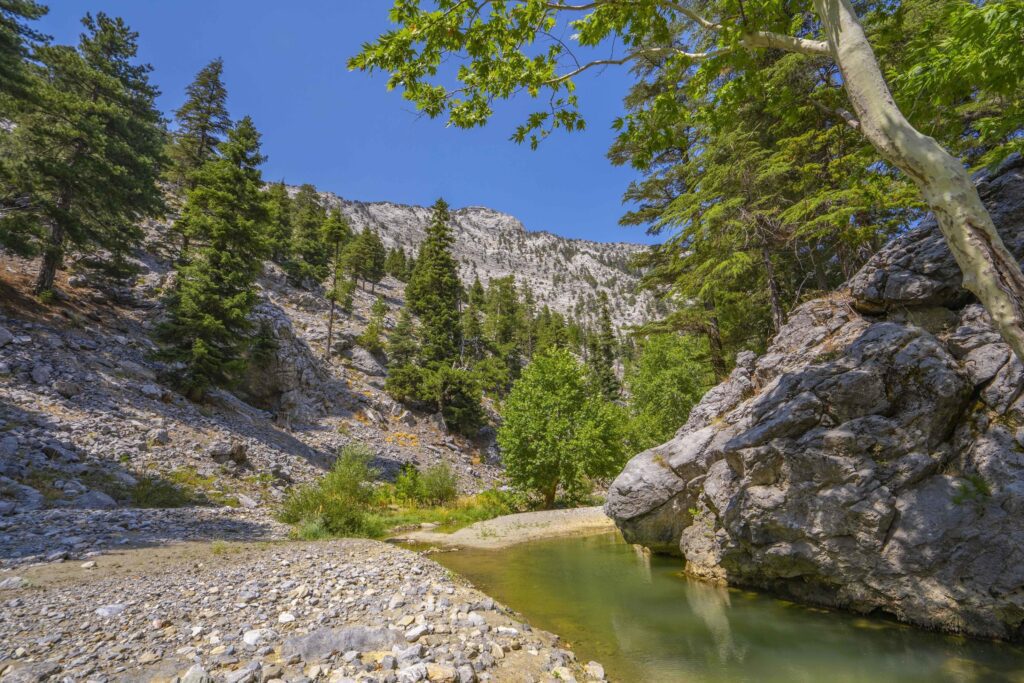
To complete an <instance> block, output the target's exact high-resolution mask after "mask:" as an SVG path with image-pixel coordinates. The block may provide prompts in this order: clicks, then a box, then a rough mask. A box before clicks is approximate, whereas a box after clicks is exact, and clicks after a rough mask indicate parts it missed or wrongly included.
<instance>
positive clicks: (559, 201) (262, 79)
mask: <svg viewBox="0 0 1024 683" xmlns="http://www.w3.org/2000/svg"><path fill="white" fill-rule="evenodd" d="M43 1H44V2H46V3H47V4H49V6H50V14H49V16H47V17H46V18H45V19H44V20H43V21H42V22H41V27H40V28H41V29H42V30H43V31H44V32H46V33H48V34H50V35H52V36H54V38H55V40H56V41H58V42H63V43H68V42H75V41H76V40H77V36H78V34H79V32H80V25H79V23H78V22H79V19H80V18H81V17H82V15H84V14H85V13H86V12H93V13H95V12H99V11H103V12H106V13H108V14H111V15H116V16H121V17H123V18H124V19H125V20H126V21H127V22H128V24H129V25H130V26H131V27H132V28H133V29H135V30H136V31H138V32H139V33H140V38H139V42H140V57H141V59H142V60H144V61H146V62H149V63H150V64H152V65H153V67H154V69H155V70H154V73H153V80H154V81H155V82H156V83H157V85H158V86H159V87H160V89H161V91H162V92H163V96H162V97H161V100H160V106H161V107H162V109H163V110H164V111H166V112H171V111H173V110H174V109H175V108H176V107H177V106H178V105H180V104H181V101H182V98H183V91H184V88H185V86H186V85H187V84H188V83H189V81H191V80H192V77H193V76H194V75H195V73H196V71H198V70H199V69H200V68H201V67H202V66H203V65H204V64H206V63H207V62H208V61H209V60H210V59H212V58H214V57H218V56H219V57H222V58H223V59H224V62H225V80H226V83H227V86H228V91H229V106H230V109H231V113H232V115H233V116H235V117H240V116H242V115H245V114H249V115H251V116H252V117H253V119H254V120H255V122H256V125H257V127H258V128H259V129H260V130H261V132H262V133H263V141H264V151H265V153H266V154H268V155H269V157H270V160H269V162H268V163H267V165H266V167H265V169H264V176H265V177H266V178H268V179H270V180H279V179H282V178H283V179H284V180H286V181H288V182H289V183H302V182H310V183H313V184H315V185H316V186H317V187H319V188H321V189H323V190H329V191H332V192H335V193H337V194H339V195H341V196H343V197H346V198H350V199H362V200H371V201H372V200H389V201H395V202H401V203H408V204H430V203H431V202H433V200H434V199H436V198H437V197H439V196H444V197H445V199H447V200H448V202H449V203H450V204H452V205H453V206H456V207H461V206H468V205H483V206H489V207H491V208H494V209H498V210H500V211H505V212H507V213H510V214H513V215H515V216H517V217H518V218H519V219H520V220H522V221H523V223H524V224H525V225H526V227H527V228H528V229H530V230H549V231H551V232H555V233H558V234H561V235H566V236H570V237H583V238H587V239H596V240H603V241H649V240H646V239H645V236H644V234H643V230H642V229H640V228H622V227H619V226H618V224H617V221H618V218H619V216H620V215H621V214H622V212H623V207H622V204H621V197H622V192H623V190H624V189H625V188H626V185H627V184H628V182H629V180H630V179H632V178H633V177H634V173H633V171H631V170H630V169H623V168H613V167H612V166H611V165H610V164H609V163H608V161H607V160H606V159H605V156H604V155H605V151H606V150H607V148H608V144H609V143H610V142H611V140H612V137H613V135H612V131H611V122H612V120H613V118H614V117H615V116H617V115H619V114H620V113H621V99H622V96H623V95H624V94H625V92H626V88H627V86H628V83H629V78H628V74H627V73H626V72H625V71H623V70H621V69H614V68H613V69H608V70H605V71H604V72H602V73H600V74H596V73H595V74H593V75H590V74H587V75H585V76H586V77H585V78H584V79H582V80H581V81H580V82H579V84H580V89H579V90H580V100H581V104H582V108H583V113H584V114H585V115H586V116H587V122H588V124H589V128H588V130H587V131H585V132H583V133H573V134H571V135H568V134H564V133H563V134H559V135H556V136H553V137H552V138H550V139H548V140H547V141H546V142H544V143H543V144H542V145H541V148H540V149H539V150H537V151H531V150H530V149H529V146H526V145H516V144H515V143H512V142H510V141H509V140H508V137H509V135H510V134H511V132H512V130H513V129H514V128H515V125H516V124H517V123H518V122H520V121H522V120H523V118H524V116H525V114H526V113H528V112H529V111H532V110H533V108H534V105H535V104H536V103H535V102H531V101H529V100H528V99H522V100H520V101H516V102H512V103H499V105H498V107H497V110H498V111H497V116H495V118H494V119H493V120H492V121H491V122H490V123H489V124H488V125H487V126H486V127H485V128H483V129H476V130H472V131H463V130H457V129H449V128H446V127H445V125H444V121H442V120H430V119H427V118H425V117H419V116H418V115H417V114H416V112H415V111H414V109H413V108H412V105H411V104H409V103H408V102H407V101H406V100H404V99H403V98H402V97H401V95H400V94H398V93H397V92H391V93H388V92H386V91H385V89H384V77H383V76H382V75H380V74H377V75H375V76H372V77H371V76H368V75H367V74H364V73H361V72H349V71H348V70H347V69H346V68H345V61H346V59H347V58H348V57H349V56H350V55H352V54H354V53H355V52H357V51H358V49H359V46H360V45H361V44H362V43H363V42H365V41H368V40H371V39H372V38H373V37H374V36H376V35H377V34H379V33H381V32H382V31H384V30H386V29H387V27H388V19H387V10H388V8H389V7H390V6H391V3H390V2H389V0H291V2H281V0H203V1H199V0H49V2H47V0H43Z"/></svg>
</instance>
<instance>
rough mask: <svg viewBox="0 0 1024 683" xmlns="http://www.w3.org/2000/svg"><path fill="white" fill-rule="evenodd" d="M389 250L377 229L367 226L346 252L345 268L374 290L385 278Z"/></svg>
mask: <svg viewBox="0 0 1024 683" xmlns="http://www.w3.org/2000/svg"><path fill="white" fill-rule="evenodd" d="M386 260H387V252H386V250H385V249H384V243H383V242H381V239H380V235H378V234H377V231H376V230H372V229H370V228H365V229H364V230H363V231H362V232H361V233H359V235H357V236H356V238H355V239H354V240H353V241H352V243H351V244H350V245H349V248H348V250H347V251H346V253H345V268H346V270H347V271H348V272H349V273H350V274H351V275H352V277H354V278H355V279H356V280H362V281H363V282H364V283H368V284H369V285H370V291H371V292H373V291H374V290H375V288H376V286H377V283H378V282H380V281H381V280H382V279H383V278H384V272H385V262H386Z"/></svg>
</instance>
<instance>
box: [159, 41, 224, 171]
mask: <svg viewBox="0 0 1024 683" xmlns="http://www.w3.org/2000/svg"><path fill="white" fill-rule="evenodd" d="M223 76H224V62H223V60H221V59H220V58H218V59H215V60H213V61H212V62H210V63H209V64H207V65H206V66H204V67H203V68H202V69H201V70H200V71H199V73H198V74H196V77H195V80H193V81H192V82H191V83H190V84H189V85H188V87H187V88H185V95H186V98H185V103H184V104H183V105H181V107H179V108H178V109H177V111H175V112H174V120H175V122H176V123H177V127H178V129H177V131H175V133H174V138H173V140H174V141H173V143H172V145H171V151H170V157H171V161H172V163H171V166H170V169H169V176H170V180H171V182H173V183H174V184H175V185H177V186H178V187H179V188H181V189H183V190H186V191H187V190H188V189H190V188H191V187H192V185H193V183H194V181H193V180H191V178H190V176H191V175H192V174H193V173H195V172H196V171H197V170H199V168H200V167H202V165H203V164H205V163H206V162H207V161H209V160H210V159H212V158H214V157H215V156H216V155H217V147H218V145H219V144H220V142H221V141H222V140H223V139H224V136H225V135H226V134H227V132H228V130H229V129H230V128H231V117H230V116H229V115H228V108H227V99H228V92H227V88H225V87H224V80H223Z"/></svg>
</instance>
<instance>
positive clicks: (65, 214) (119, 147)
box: [0, 13, 163, 293]
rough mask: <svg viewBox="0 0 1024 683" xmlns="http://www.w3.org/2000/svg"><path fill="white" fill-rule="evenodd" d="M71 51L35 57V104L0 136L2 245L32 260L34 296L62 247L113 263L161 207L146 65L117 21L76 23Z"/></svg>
mask: <svg viewBox="0 0 1024 683" xmlns="http://www.w3.org/2000/svg"><path fill="white" fill-rule="evenodd" d="M82 23H83V25H84V27H85V31H84V33H83V34H82V36H81V39H80V42H79V44H78V46H77V47H69V46H41V47H39V48H37V50H36V58H37V59H38V61H39V62H40V68H41V70H42V78H40V79H39V80H38V83H37V85H38V87H37V88H36V90H35V93H36V97H37V103H36V105H35V106H33V107H31V108H30V109H28V110H27V111H26V112H25V114H24V115H22V116H19V117H18V121H17V127H16V128H15V129H14V130H13V131H11V132H10V133H7V134H5V135H4V136H3V144H4V148H5V149H4V156H5V157H6V158H7V159H8V161H9V165H10V166H9V169H8V173H7V174H6V176H5V181H6V182H5V185H4V187H3V188H2V195H3V196H2V197H0V205H3V206H9V207H11V210H9V211H4V212H3V214H2V215H0V239H2V240H3V244H4V246H6V247H7V248H11V249H14V250H16V251H18V252H20V253H23V254H32V253H38V252H40V251H41V252H42V254H43V259H42V263H41V265H40V268H39V273H38V277H37V278H36V285H35V291H36V292H37V293H43V292H48V291H50V290H51V289H52V288H53V281H54V277H55V275H56V273H57V271H58V269H60V267H61V265H62V263H63V260H64V255H65V252H66V251H67V249H68V248H69V247H78V248H87V249H96V248H104V249H107V250H109V251H110V252H112V253H113V254H114V255H115V257H118V256H119V255H120V256H122V257H123V255H124V254H125V253H126V252H127V251H128V250H130V249H131V248H132V247H133V246H134V245H136V244H138V241H139V239H140V238H141V229H140V228H139V226H138V222H139V220H140V219H141V218H142V217H144V216H153V215H157V214H159V213H160V212H161V211H162V209H163V203H162V201H161V197H160V193H159V191H158V189H157V186H156V177H157V174H158V172H159V168H160V164H161V163H162V148H163V130H162V124H161V116H160V113H159V111H158V110H157V109H156V105H155V99H156V96H157V90H156V88H154V87H153V86H152V85H151V84H150V83H149V72H150V71H151V67H150V66H148V65H145V64H137V63H136V62H135V57H136V53H137V44H136V40H137V38H138V34H136V33H134V32H133V31H131V30H130V29H129V28H128V27H127V26H126V25H125V23H124V22H123V21H122V20H121V19H115V18H111V17H108V16H107V15H105V14H102V13H101V14H98V15H96V16H95V17H93V16H92V15H86V17H85V18H84V19H83V20H82Z"/></svg>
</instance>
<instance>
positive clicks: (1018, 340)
mask: <svg viewBox="0 0 1024 683" xmlns="http://www.w3.org/2000/svg"><path fill="white" fill-rule="evenodd" d="M814 6H815V9H816V10H817V13H818V16H819V17H820V19H821V22H822V26H823V28H824V31H825V36H826V38H827V40H828V43H829V46H830V47H831V49H832V53H833V56H834V58H835V60H836V63H837V64H838V65H839V69H840V71H841V73H842V75H843V84H844V87H845V88H846V92H847V95H848V96H849V98H850V103H851V104H852V105H853V108H854V111H855V112H856V114H857V117H858V119H859V122H860V130H861V132H862V133H863V134H864V136H865V137H866V138H867V139H868V141H869V142H870V143H871V144H872V145H873V146H874V147H875V149H876V150H878V152H879V154H881V155H882V157H883V158H884V159H886V160H887V161H889V162H890V163H892V164H893V165H894V166H896V167H897V168H899V169H900V170H901V171H903V172H904V173H906V174H907V175H908V176H909V177H910V178H911V180H913V181H914V183H915V184H916V185H917V187H918V188H919V189H920V190H921V193H922V195H923V196H924V200H925V202H927V204H928V207H929V208H930V209H931V210H932V212H933V213H934V214H935V217H936V219H937V221H938V224H939V229H940V230H941V231H942V234H943V236H945V238H946V243H947V244H948V245H949V249H950V251H951V252H952V254H953V257H954V258H955V259H956V262H957V264H958V265H959V266H960V270H961V271H962V273H963V286H964V288H966V289H967V290H969V291H971V292H972V293H974V295H975V296H977V297H978V300H979V301H980V302H981V304H982V305H983V306H984V307H985V310H987V311H988V313H989V315H990V316H991V317H992V321H993V323H995V326H996V328H997V329H998V330H999V333H1000V334H1001V335H1002V337H1003V339H1004V340H1005V341H1006V343H1007V344H1009V345H1010V348H1012V349H1013V352H1014V354H1016V356H1017V357H1018V358H1019V359H1021V360H1024V310H1022V306H1024V304H1022V302H1024V274H1022V273H1021V269H1020V265H1019V264H1018V263H1017V260H1016V259H1015V258H1014V257H1013V255H1012V254H1011V253H1010V252H1009V250H1008V249H1007V248H1006V245H1004V244H1003V240H1002V238H1000V236H999V233H998V232H997V231H996V228H995V225H994V224H993V222H992V217H991V216H989V214H988V211H987V210H986V209H985V206H984V204H982V202H981V198H980V197H979V196H978V191H977V189H976V188H975V186H974V183H973V182H972V181H971V178H970V175H969V174H968V173H967V171H966V169H964V166H963V164H962V163H961V162H960V161H959V160H958V159H956V158H954V157H953V156H952V155H951V154H949V153H948V152H947V151H946V150H945V149H943V148H942V146H941V145H940V144H938V143H937V142H936V141H935V140H934V139H933V138H931V137H928V136H927V135H924V134H923V133H921V132H920V131H918V130H916V129H915V128H914V127H913V126H912V125H911V124H910V122H909V121H907V119H906V117H905V116H903V113H902V112H900V110H899V107H898V106H897V105H896V102H895V101H894V100H893V97H892V93H890V91H889V87H888V85H886V82H885V78H884V77H883V76H882V72H881V69H880V68H879V66H878V60H877V59H876V58H875V54H874V51H873V50H872V49H871V44H870V43H869V42H868V39H867V36H866V35H865V33H864V28H863V27H862V26H861V24H860V21H859V20H858V19H857V15H856V12H855V11H854V9H853V7H852V5H851V4H850V0H814Z"/></svg>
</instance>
